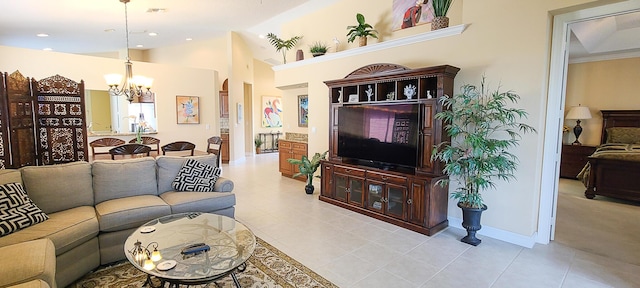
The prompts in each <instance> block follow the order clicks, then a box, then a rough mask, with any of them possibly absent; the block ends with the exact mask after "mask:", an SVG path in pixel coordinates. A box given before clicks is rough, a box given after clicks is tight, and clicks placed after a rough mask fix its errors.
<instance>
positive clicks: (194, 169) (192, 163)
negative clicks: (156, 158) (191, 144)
mask: <svg viewBox="0 0 640 288" xmlns="http://www.w3.org/2000/svg"><path fill="white" fill-rule="evenodd" d="M218 177H220V168H218V167H214V166H211V165H208V164H205V163H202V162H200V161H197V160H193V159H187V161H185V162H184V164H182V168H180V171H179V172H178V175H177V176H176V178H175V179H174V180H173V183H172V186H173V189H175V190H176V191H195V192H212V191H213V186H214V185H215V184H216V181H217V180H218Z"/></svg>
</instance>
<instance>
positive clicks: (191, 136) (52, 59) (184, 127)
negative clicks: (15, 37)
mask: <svg viewBox="0 0 640 288" xmlns="http://www.w3.org/2000/svg"><path fill="white" fill-rule="evenodd" d="M0 55H2V57H0V71H3V72H4V71H6V72H9V73H11V72H13V71H15V70H20V73H22V74H23V75H25V76H28V77H33V78H35V79H42V78H45V77H49V76H52V75H55V74H60V75H62V76H64V77H67V78H70V79H72V80H75V81H80V80H84V81H85V88H86V89H92V90H105V89H106V88H107V87H106V84H105V82H104V78H103V75H105V74H109V73H124V64H123V62H122V61H121V60H119V59H109V58H103V57H92V56H84V55H73V54H64V53H57V52H45V51H40V50H30V49H22V48H13V47H6V46H0ZM133 73H134V74H140V75H147V76H149V77H153V78H154V79H155V81H154V84H153V88H152V90H153V91H154V92H155V93H156V104H157V105H156V111H157V113H158V115H159V117H158V130H159V132H158V134H157V137H158V138H160V139H161V141H162V143H165V144H166V143H169V142H172V141H178V140H185V141H190V142H193V143H194V144H196V149H201V150H204V149H206V143H207V138H208V135H209V134H210V133H211V131H218V129H219V126H218V120H217V117H218V114H219V113H218V110H219V109H218V106H217V104H216V103H217V101H216V99H215V96H216V94H215V91H217V85H216V83H217V82H218V80H217V72H216V71H214V70H209V69H195V68H185V67H179V66H173V65H161V64H152V63H143V62H134V63H133ZM176 95H188V96H199V97H200V124H181V125H178V124H176V103H175V102H176V100H175V99H176V98H175V97H176ZM206 124H209V125H210V129H209V130H207V129H206ZM127 138H130V137H127Z"/></svg>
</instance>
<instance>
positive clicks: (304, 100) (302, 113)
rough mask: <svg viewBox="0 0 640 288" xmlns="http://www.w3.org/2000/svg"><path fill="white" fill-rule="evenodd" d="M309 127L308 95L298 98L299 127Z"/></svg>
mask: <svg viewBox="0 0 640 288" xmlns="http://www.w3.org/2000/svg"><path fill="white" fill-rule="evenodd" d="M308 125H309V97H308V96H307V95H299V96H298V127H307V126H308Z"/></svg>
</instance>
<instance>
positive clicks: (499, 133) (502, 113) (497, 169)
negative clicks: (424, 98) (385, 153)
mask: <svg viewBox="0 0 640 288" xmlns="http://www.w3.org/2000/svg"><path fill="white" fill-rule="evenodd" d="M518 99H520V96H518V95H517V94H516V93H514V92H513V91H507V92H500V91H499V88H498V89H496V90H495V91H492V92H490V91H488V89H487V88H486V87H485V78H484V77H483V78H482V81H481V84H480V87H479V88H478V87H476V86H474V85H463V86H462V87H461V93H460V94H458V95H455V96H453V97H449V96H447V95H445V96H443V97H442V98H440V99H439V101H440V102H441V104H442V105H443V111H441V112H439V113H437V114H436V116H435V118H436V119H439V120H442V121H443V124H444V125H445V130H446V131H447V134H448V135H449V136H451V142H443V143H440V144H438V145H436V146H435V147H434V149H433V153H432V157H431V160H432V161H442V162H443V163H444V170H443V171H444V173H445V174H447V175H449V177H450V178H452V179H451V180H455V181H456V183H457V184H458V187H457V188H456V190H455V191H453V193H452V194H451V198H454V199H457V200H458V207H460V208H461V209H462V226H463V227H464V228H465V229H466V230H467V236H465V237H464V238H462V239H461V240H460V241H462V242H464V243H468V244H471V245H474V246H476V245H478V244H480V242H481V240H480V239H478V238H476V236H475V235H476V232H477V231H478V230H480V228H482V226H481V225H480V216H481V215H482V211H484V210H486V209H487V205H485V203H484V201H483V200H482V192H483V191H485V190H487V189H489V188H495V183H494V180H506V181H509V180H512V179H513V178H514V175H513V173H514V172H515V170H516V168H517V161H518V158H517V157H516V155H514V154H512V153H511V152H509V149H510V148H513V147H515V146H518V144H519V143H518V142H519V140H520V139H521V133H522V134H524V133H528V132H535V131H536V130H535V129H534V128H533V127H531V126H529V125H527V124H524V123H520V122H518V121H519V120H520V119H522V118H526V117H527V116H528V114H527V112H525V111H524V110H523V109H517V108H509V107H507V105H508V104H509V103H517V101H518ZM448 181H449V180H441V181H440V183H439V184H441V185H446V184H447V183H448Z"/></svg>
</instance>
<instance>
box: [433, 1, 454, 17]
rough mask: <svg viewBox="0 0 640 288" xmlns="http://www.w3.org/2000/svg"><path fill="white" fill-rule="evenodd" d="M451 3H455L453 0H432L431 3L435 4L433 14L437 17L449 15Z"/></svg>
mask: <svg viewBox="0 0 640 288" xmlns="http://www.w3.org/2000/svg"><path fill="white" fill-rule="evenodd" d="M451 3H453V0H432V1H431V5H432V6H433V15H434V16H436V17H444V16H447V12H449V7H451Z"/></svg>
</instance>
